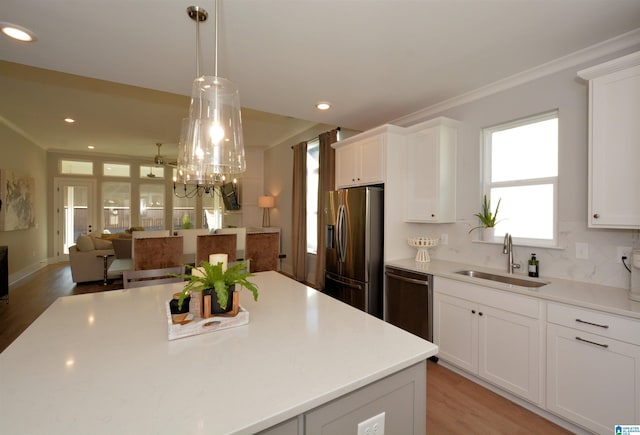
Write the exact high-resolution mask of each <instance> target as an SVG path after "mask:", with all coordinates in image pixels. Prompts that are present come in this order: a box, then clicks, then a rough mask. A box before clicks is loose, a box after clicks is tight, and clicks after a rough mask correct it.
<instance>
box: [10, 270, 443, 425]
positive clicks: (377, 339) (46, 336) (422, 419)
mask: <svg viewBox="0 0 640 435" xmlns="http://www.w3.org/2000/svg"><path fill="white" fill-rule="evenodd" d="M251 280H252V281H253V282H255V283H256V284H257V285H258V287H259V289H260V298H259V301H258V302H254V301H253V299H252V297H251V293H250V292H248V291H246V290H244V291H242V292H241V298H240V303H241V305H242V306H243V307H245V308H246V309H247V310H248V311H249V313H250V317H251V318H250V322H249V324H248V325H244V326H239V327H236V328H231V329H227V330H221V331H216V332H211V333H208V334H203V335H199V336H193V337H187V338H183V339H179V340H174V341H169V340H168V339H167V319H166V313H165V301H166V300H168V299H170V298H171V295H172V294H173V293H175V292H177V291H179V290H180V289H181V288H182V284H170V285H159V286H152V287H144V288H139V289H131V290H116V291H110V292H102V293H94V294H87V295H79V296H69V297H64V298H60V299H58V300H57V301H56V302H55V303H54V304H52V305H51V307H49V309H48V310H47V311H46V312H45V313H43V314H42V315H41V316H40V317H39V318H38V319H37V320H36V321H35V322H34V323H33V324H32V325H31V326H30V327H29V328H28V329H27V330H26V331H25V332H24V333H23V334H22V335H21V336H20V337H18V339H16V340H15V341H14V342H13V343H12V344H11V345H10V346H9V347H8V348H7V349H6V350H5V351H4V352H3V353H2V354H0V433H2V434H12V435H17V434H227V433H241V434H250V433H256V432H260V431H262V430H266V429H269V428H272V430H273V432H272V433H298V434H302V433H323V431H324V433H332V431H334V432H333V433H337V432H335V431H336V430H339V431H343V430H345V429H346V430H348V432H347V433H353V434H356V433H357V424H358V423H359V422H360V421H363V420H366V419H368V418H369V417H371V416H373V415H376V414H378V413H380V412H386V426H387V431H386V433H393V432H390V428H393V427H398V426H395V425H397V424H398V422H399V421H400V420H402V421H404V422H403V423H401V424H403V425H404V426H402V427H404V428H407V427H408V428H410V430H411V432H403V433H416V434H418V433H420V434H424V433H425V425H426V416H425V407H424V405H425V402H424V400H425V396H426V378H425V372H426V370H425V366H426V364H425V360H426V359H427V358H429V357H430V356H433V355H435V354H436V353H437V346H435V345H433V344H432V343H429V342H427V341H424V340H422V339H421V338H419V337H416V336H414V335H411V334H409V333H407V332H405V331H403V330H401V329H398V328H396V327H394V326H392V325H390V324H387V323H385V322H382V321H381V320H379V319H377V318H375V317H373V316H370V315H368V314H365V313H363V312H361V311H359V310H357V309H354V308H352V307H350V306H348V305H346V304H343V303H342V302H339V301H337V300H334V299H332V298H330V297H328V296H326V295H324V294H322V293H319V292H317V291H315V290H313V289H311V288H309V287H306V286H304V285H302V284H300V283H298V282H296V281H293V280H291V279H288V278H286V277H284V276H282V275H280V274H278V273H276V272H263V273H258V274H256V276H255V277H253V278H251ZM390 403H391V405H390ZM398 409H399V410H400V411H398ZM406 420H409V421H408V423H407V422H406ZM274 427H275V429H274ZM403 430H404V429H403ZM342 433H344V432H342Z"/></svg>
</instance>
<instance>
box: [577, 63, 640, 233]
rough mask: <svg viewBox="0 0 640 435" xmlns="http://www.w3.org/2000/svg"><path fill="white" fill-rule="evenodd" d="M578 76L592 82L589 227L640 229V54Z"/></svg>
mask: <svg viewBox="0 0 640 435" xmlns="http://www.w3.org/2000/svg"><path fill="white" fill-rule="evenodd" d="M578 75H579V76H580V77H582V78H584V79H587V80H589V216H588V223H589V227H594V228H640V194H639V193H638V192H639V189H640V52H636V53H633V54H630V55H627V56H624V57H621V58H619V59H615V60H612V61H609V62H606V63H603V64H601V65H596V66H594V67H591V68H588V69H585V70H583V71H580V72H578Z"/></svg>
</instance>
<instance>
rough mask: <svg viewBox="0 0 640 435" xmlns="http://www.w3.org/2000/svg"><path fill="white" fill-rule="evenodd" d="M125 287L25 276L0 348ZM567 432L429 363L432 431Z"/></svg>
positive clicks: (51, 273) (62, 274)
mask: <svg viewBox="0 0 640 435" xmlns="http://www.w3.org/2000/svg"><path fill="white" fill-rule="evenodd" d="M120 288H122V281H121V280H116V281H110V284H109V285H107V286H103V285H102V283H101V282H96V283H90V284H77V285H76V284H75V283H74V282H73V281H72V280H71V271H70V269H69V266H68V264H66V263H59V264H54V265H49V266H47V267H45V268H44V269H41V270H40V271H38V272H36V273H35V274H33V275H32V276H30V277H29V278H27V279H24V280H22V281H21V282H20V283H18V284H17V285H16V286H14V288H12V289H11V290H10V292H9V297H10V302H9V304H5V303H4V302H0V352H2V351H4V350H5V349H6V348H7V347H8V346H9V345H10V344H11V343H12V342H13V341H14V340H15V339H16V338H17V337H18V336H19V335H20V334H21V333H22V332H23V331H24V330H25V329H27V327H28V326H29V325H30V324H31V323H32V322H33V321H34V320H35V319H36V318H38V316H39V315H40V314H42V313H43V312H44V311H45V310H46V309H47V308H48V307H49V305H51V304H52V303H53V302H54V301H55V300H56V299H57V298H58V297H61V296H70V295H77V294H84V293H94V292H100V291H108V290H114V289H120ZM459 433H465V434H510V435H512V434H545V435H546V434H568V433H570V432H568V431H566V430H564V429H562V428H561V427H559V426H557V425H555V424H553V423H551V422H549V421H547V420H545V419H544V418H542V417H540V416H538V415H536V414H534V413H532V412H530V411H528V410H526V409H524V408H522V407H520V406H518V405H516V404H514V403H512V402H510V401H509V400H507V399H505V398H503V397H501V396H499V395H498V394H495V393H493V392H492V391H489V390H487V389H486V388H483V387H482V386H480V385H478V384H476V383H474V382H471V381H470V380H468V379H466V378H464V377H462V376H460V375H458V374H457V373H454V372H452V371H451V370H449V369H447V368H445V367H442V366H440V365H438V364H435V363H433V362H431V361H429V362H428V363H427V434H434V435H436V434H459Z"/></svg>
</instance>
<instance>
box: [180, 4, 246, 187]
mask: <svg viewBox="0 0 640 435" xmlns="http://www.w3.org/2000/svg"><path fill="white" fill-rule="evenodd" d="M187 13H188V14H189V17H190V18H191V19H193V20H194V21H195V22H196V79H195V80H194V81H193V87H192V92H191V105H190V107H189V117H188V118H185V119H184V120H183V122H182V130H181V132H180V140H179V142H178V162H177V163H178V169H177V176H176V177H175V178H174V180H173V181H174V183H173V190H174V194H175V195H176V196H179V197H194V196H202V195H203V194H211V195H213V193H214V192H215V190H216V187H220V186H222V185H223V184H224V182H225V179H226V178H234V176H235V175H237V174H240V173H242V172H244V171H245V170H246V163H245V157H244V144H243V138H242V118H241V115H240V93H239V92H238V88H237V86H236V85H235V84H234V83H233V82H231V81H229V80H227V79H224V78H222V77H218V16H219V13H218V0H215V37H214V39H215V52H214V75H213V76H207V75H203V76H201V75H200V58H199V52H200V22H202V21H205V20H206V19H207V17H208V13H207V11H205V10H204V9H202V8H200V7H198V6H190V7H189V8H187Z"/></svg>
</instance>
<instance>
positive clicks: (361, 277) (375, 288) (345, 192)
mask: <svg viewBox="0 0 640 435" xmlns="http://www.w3.org/2000/svg"><path fill="white" fill-rule="evenodd" d="M327 195H328V197H327V204H326V208H325V218H326V220H325V222H326V227H325V237H326V239H325V240H326V245H327V247H326V266H325V267H326V269H325V288H324V289H323V291H324V292H325V293H327V294H328V295H330V296H333V297H334V298H336V299H339V300H341V301H343V302H346V303H348V304H349V305H352V306H354V307H356V308H359V309H361V310H363V311H365V312H367V313H369V314H372V315H374V316H376V317H378V318H382V285H383V284H382V283H383V264H382V253H383V247H384V243H383V241H384V206H383V203H384V192H383V190H382V187H377V186H367V187H354V188H349V189H340V190H337V191H334V192H327Z"/></svg>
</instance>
